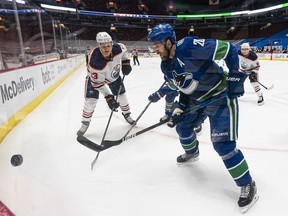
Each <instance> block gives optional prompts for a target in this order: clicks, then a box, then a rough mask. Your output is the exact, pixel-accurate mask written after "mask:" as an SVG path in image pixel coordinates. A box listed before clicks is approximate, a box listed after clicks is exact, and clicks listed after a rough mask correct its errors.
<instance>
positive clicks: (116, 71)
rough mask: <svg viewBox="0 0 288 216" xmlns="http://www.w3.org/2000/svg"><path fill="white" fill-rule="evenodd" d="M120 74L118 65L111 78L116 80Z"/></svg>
mask: <svg viewBox="0 0 288 216" xmlns="http://www.w3.org/2000/svg"><path fill="white" fill-rule="evenodd" d="M119 74H120V64H117V65H116V66H115V67H114V68H113V70H112V72H111V77H112V78H114V79H116V78H117V77H119Z"/></svg>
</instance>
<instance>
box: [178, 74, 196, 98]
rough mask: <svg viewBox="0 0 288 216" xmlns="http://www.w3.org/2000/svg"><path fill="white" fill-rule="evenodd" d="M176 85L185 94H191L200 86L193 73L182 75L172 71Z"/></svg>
mask: <svg viewBox="0 0 288 216" xmlns="http://www.w3.org/2000/svg"><path fill="white" fill-rule="evenodd" d="M172 75H173V81H174V84H175V85H176V86H177V87H178V88H179V89H180V91H182V92H183V93H184V94H191V93H192V92H193V91H195V89H196V88H197V86H198V81H197V80H194V79H193V75H192V74H191V73H188V72H185V73H182V74H177V73H176V71H175V70H173V71H172Z"/></svg>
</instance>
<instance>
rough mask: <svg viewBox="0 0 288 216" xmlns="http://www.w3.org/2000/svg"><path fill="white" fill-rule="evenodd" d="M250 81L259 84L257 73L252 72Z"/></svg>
mask: <svg viewBox="0 0 288 216" xmlns="http://www.w3.org/2000/svg"><path fill="white" fill-rule="evenodd" d="M249 80H250V82H257V80H258V78H257V73H256V72H254V71H251V72H250V75H249Z"/></svg>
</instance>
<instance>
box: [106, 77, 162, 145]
mask: <svg viewBox="0 0 288 216" xmlns="http://www.w3.org/2000/svg"><path fill="white" fill-rule="evenodd" d="M165 83H166V81H164V83H163V84H162V85H161V86H160V88H159V89H161V88H162V87H163V86H164V85H165ZM151 103H152V102H151V101H149V103H148V104H147V105H146V107H145V108H144V110H143V111H142V112H141V113H140V115H139V116H138V117H137V119H136V120H135V122H134V124H133V125H132V126H131V127H130V129H129V130H128V131H127V132H126V133H125V134H124V136H123V137H122V138H121V139H119V140H113V141H110V140H104V142H103V145H106V144H107V145H109V143H115V144H116V143H118V144H116V145H119V144H120V143H121V142H122V140H123V139H124V140H125V137H126V136H127V135H128V134H129V133H130V131H131V130H132V129H133V128H134V126H135V125H136V124H137V122H138V121H139V119H140V118H141V117H142V115H143V114H144V113H145V111H146V110H147V109H148V107H149V106H150V104H151Z"/></svg>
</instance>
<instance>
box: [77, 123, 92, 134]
mask: <svg viewBox="0 0 288 216" xmlns="http://www.w3.org/2000/svg"><path fill="white" fill-rule="evenodd" d="M89 124H90V122H87V121H82V126H81V128H80V129H79V130H78V131H77V135H78V136H83V135H84V133H85V132H86V131H87V129H88V127H89Z"/></svg>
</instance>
